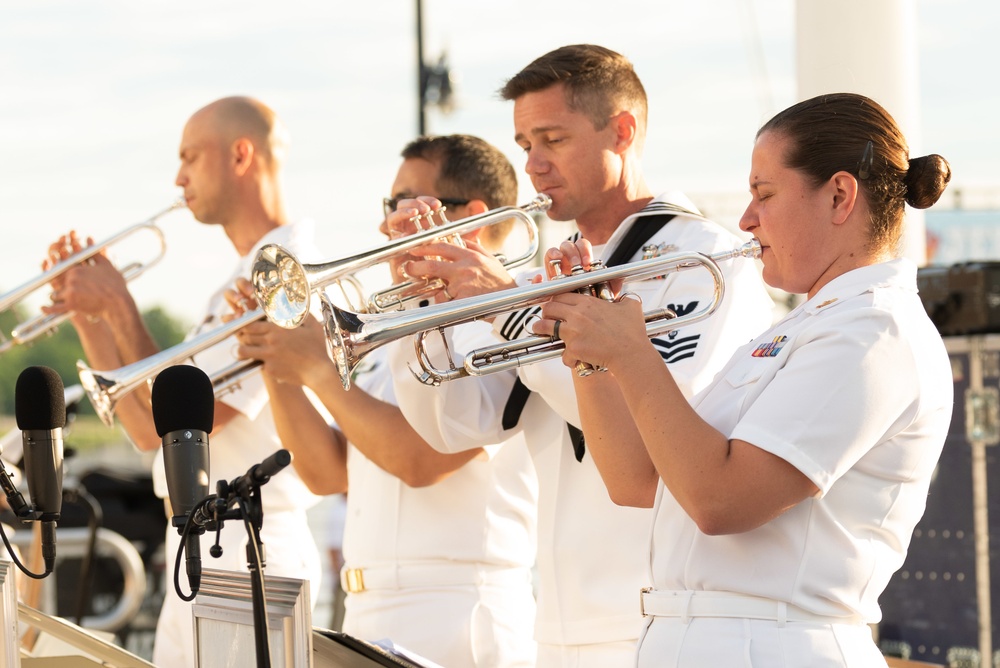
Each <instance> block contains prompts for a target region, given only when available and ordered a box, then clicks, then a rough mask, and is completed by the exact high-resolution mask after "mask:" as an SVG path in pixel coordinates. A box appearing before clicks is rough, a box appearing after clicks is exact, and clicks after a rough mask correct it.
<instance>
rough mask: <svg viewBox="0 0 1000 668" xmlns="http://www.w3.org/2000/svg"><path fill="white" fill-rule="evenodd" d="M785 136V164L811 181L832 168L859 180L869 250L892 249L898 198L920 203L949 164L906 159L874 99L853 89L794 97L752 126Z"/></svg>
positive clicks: (933, 192)
mask: <svg viewBox="0 0 1000 668" xmlns="http://www.w3.org/2000/svg"><path fill="white" fill-rule="evenodd" d="M765 132H776V133H779V134H781V135H782V136H783V137H785V138H787V139H789V140H791V146H792V147H791V148H790V149H789V150H788V153H787V154H786V155H785V156H784V162H785V164H786V165H787V166H788V167H790V168H792V169H796V170H799V171H801V172H803V173H804V174H807V175H808V176H809V177H810V178H811V179H812V180H813V182H814V183H815V184H816V185H819V184H821V183H825V182H826V181H828V180H829V179H830V177H832V176H833V175H834V174H836V173H837V172H841V171H844V172H848V173H850V174H853V175H854V176H855V177H857V178H858V185H859V192H861V193H862V195H863V196H864V198H865V200H866V201H867V202H868V208H869V209H870V211H871V230H870V233H869V240H870V243H871V245H872V249H873V250H875V251H879V250H883V249H890V250H896V248H897V247H898V245H899V240H900V237H901V235H902V229H903V212H904V207H903V203H904V202H905V203H907V204H909V205H910V206H912V207H914V208H917V209H926V208H927V207H929V206H931V205H932V204H934V203H935V202H937V201H938V198H940V197H941V194H942V193H943V192H944V189H945V186H947V185H948V181H950V180H951V166H950V165H949V164H948V161H947V160H945V159H944V158H943V157H941V156H940V155H937V154H933V155H927V156H923V157H920V158H913V159H912V160H911V159H909V147H908V146H907V144H906V138H905V137H903V133H902V132H901V131H900V129H899V126H898V125H896V121H895V120H893V118H892V116H890V115H889V112H887V111H886V110H885V109H883V108H882V107H881V106H880V105H879V104H878V103H877V102H875V101H874V100H871V99H869V98H867V97H865V96H863V95H858V94H856V93H834V94H829V95H819V96H817V97H814V98H811V99H808V100H805V101H803V102H799V103H798V104H795V105H793V106H791V107H789V108H788V109H785V110H784V111H782V112H780V113H778V114H777V115H776V116H775V117H774V118H772V119H771V120H769V121H768V122H767V123H765V124H764V126H763V127H762V128H761V129H760V130H759V131H758V132H757V136H758V137H759V136H760V135H761V134H763V133H765Z"/></svg>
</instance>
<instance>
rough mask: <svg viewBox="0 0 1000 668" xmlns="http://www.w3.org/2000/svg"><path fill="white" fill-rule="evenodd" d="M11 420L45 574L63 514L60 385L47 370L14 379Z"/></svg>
mask: <svg viewBox="0 0 1000 668" xmlns="http://www.w3.org/2000/svg"><path fill="white" fill-rule="evenodd" d="M14 416H15V418H16V421H17V428H18V429H20V430H21V441H22V445H23V447H24V474H25V477H26V478H27V480H28V495H29V496H30V497H31V502H32V505H33V506H34V512H33V515H34V518H33V519H35V520H37V521H40V522H41V523H42V559H43V560H44V563H45V570H46V572H52V570H53V569H54V568H55V561H56V520H58V519H59V515H60V514H61V512H62V479H63V434H62V430H63V427H64V426H66V400H65V397H64V394H63V382H62V379H61V378H60V377H59V374H57V373H56V372H55V371H54V370H52V369H50V368H49V367H46V366H30V367H28V368H27V369H25V370H24V371H22V372H21V375H20V376H18V377H17V384H16V385H15V387H14Z"/></svg>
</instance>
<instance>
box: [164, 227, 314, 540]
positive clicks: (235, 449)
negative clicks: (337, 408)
mask: <svg viewBox="0 0 1000 668" xmlns="http://www.w3.org/2000/svg"><path fill="white" fill-rule="evenodd" d="M313 232H314V226H313V223H312V221H308V220H307V221H301V222H298V223H294V224H290V225H282V226H281V227H278V228H275V229H274V230H272V231H271V232H269V233H268V234H266V235H265V236H264V237H263V238H262V239H260V241H258V242H257V244H256V245H255V246H254V247H253V249H252V250H251V251H250V252H249V253H248V254H247V255H245V256H244V257H242V258H240V260H239V262H238V263H237V265H236V267H235V268H234V270H233V273H232V275H231V277H230V278H229V280H227V281H226V283H225V284H224V285H223V287H221V288H220V289H219V290H218V291H217V292H216V293H215V294H214V295H212V297H211V299H209V301H208V305H207V307H206V309H205V318H204V319H203V320H202V323H201V324H200V325H199V326H198V327H197V328H196V329H195V331H194V332H192V333H191V334H190V335H189V336H188V338H191V337H193V336H195V335H197V334H201V333H204V332H207V331H211V330H212V329H214V328H216V327H220V326H222V325H223V324H224V323H223V321H222V316H223V315H227V314H230V313H232V309H230V308H229V304H228V303H227V302H226V300H225V297H224V293H225V291H226V290H227V289H230V288H232V287H233V285H234V283H235V282H236V279H237V278H249V277H250V271H251V265H252V264H253V260H254V257H255V256H256V255H257V251H258V250H259V249H260V248H261V247H262V246H263V245H264V244H268V243H278V244H281V245H282V246H284V247H285V248H287V249H288V250H290V251H292V252H293V253H295V254H296V255H297V256H298V257H300V258H301V259H303V260H305V261H312V260H315V259H317V258H319V257H320V255H319V251H318V249H317V248H316V246H315V243H314V241H313ZM237 345H238V343H237V341H236V338H235V337H230V338H228V339H226V340H224V341H221V342H219V343H217V344H215V345H214V346H212V347H211V348H208V349H207V350H205V351H203V352H201V353H199V354H198V355H196V356H195V362H196V364H197V365H198V367H199V368H201V369H202V370H203V371H204V372H205V373H207V374H208V375H209V376H212V374H213V373H215V372H217V371H219V370H221V369H224V368H226V367H228V366H229V365H230V364H232V363H233V362H236V361H237V358H236V355H235V352H236V347H237ZM220 401H222V402H224V403H225V404H227V405H228V406H231V407H232V408H234V409H236V410H237V411H239V415H237V416H236V417H234V418H233V419H232V420H230V421H229V422H228V423H227V424H226V425H225V427H224V428H223V429H221V430H219V431H218V432H217V433H212V434H211V435H210V436H209V457H210V461H209V480H210V481H211V484H210V487H211V489H210V490H209V491H210V492H214V491H215V482H216V481H217V480H223V479H224V480H232V479H233V478H235V477H237V476H240V475H243V474H244V473H246V472H247V470H248V469H249V468H250V467H251V466H253V465H254V464H258V463H260V461H261V460H263V459H265V458H267V457H269V456H270V455H272V454H274V452H275V451H277V450H279V449H281V447H282V445H281V440H280V439H279V438H278V432H277V430H276V429H275V426H274V419H273V418H272V416H271V411H270V410H269V409H268V396H267V388H266V387H265V386H264V379H263V378H261V376H260V374H259V373H254V374H251V375H250V376H249V377H247V378H246V379H245V380H243V382H242V383H241V385H240V387H239V389H236V390H235V391H234V392H230V393H228V394H226V395H224V396H223V397H221V398H220ZM153 488H154V490H155V491H156V495H157V496H160V497H162V498H168V493H167V481H166V476H165V475H164V471H163V452H162V450H160V451H158V452H157V454H156V459H155V460H154V462H153ZM261 490H262V493H261V499H262V502H263V507H264V518H265V522H264V528H265V530H266V528H267V513H268V512H269V511H271V512H277V511H288V510H294V511H299V512H303V513H304V512H305V510H306V509H307V508H309V507H311V506H313V505H315V504H316V503H317V502H318V501H319V497H317V496H316V495H314V494H312V493H311V492H310V491H309V490H308V488H307V487H306V486H305V483H303V482H302V480H301V479H300V478H299V476H298V474H297V473H296V472H295V470H294V467H292V466H288V467H286V468H285V469H284V470H282V471H281V473H279V474H278V475H276V476H274V477H272V478H271V479H270V481H268V483H267V484H266V485H265V486H264V487H262V488H261Z"/></svg>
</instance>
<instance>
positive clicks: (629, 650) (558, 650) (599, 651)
mask: <svg viewBox="0 0 1000 668" xmlns="http://www.w3.org/2000/svg"><path fill="white" fill-rule="evenodd" d="M633 665H635V640H620V641H617V642H601V643H593V644H588V645H546V644H542V643H540V644H539V645H538V668H631V666H633Z"/></svg>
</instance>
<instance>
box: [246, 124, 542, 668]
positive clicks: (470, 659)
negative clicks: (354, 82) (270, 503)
mask: <svg viewBox="0 0 1000 668" xmlns="http://www.w3.org/2000/svg"><path fill="white" fill-rule="evenodd" d="M402 155H403V164H402V165H401V166H400V168H399V171H398V173H397V175H396V180H395V183H394V184H393V188H392V197H391V198H388V199H387V200H386V202H385V208H386V213H387V214H389V213H392V212H393V211H394V210H395V208H396V202H397V201H398V200H400V199H407V200H408V199H409V198H413V197H416V196H418V195H420V196H429V197H431V198H436V199H435V201H443V202H447V209H448V211H447V214H448V217H449V218H450V219H452V220H458V219H463V218H467V217H470V216H475V215H478V214H482V213H485V212H486V211H487V210H489V209H496V208H499V207H502V206H511V205H513V204H514V203H515V201H514V200H515V198H516V196H517V177H516V174H515V172H514V168H513V167H512V166H511V165H510V163H509V162H508V161H507V159H506V158H505V157H504V156H503V154H502V153H500V151H498V150H497V149H496V148H494V147H493V146H490V145H489V144H488V143H486V142H484V141H483V140H481V139H478V138H476V137H470V136H467V135H449V136H444V137H422V138H419V139H417V140H415V141H414V142H411V143H410V144H409V145H408V146H407V147H406V148H405V149H404V150H403V153H402ZM510 222H512V221H510V220H508V221H502V222H500V223H496V224H495V225H492V226H491V227H487V228H483V229H481V230H480V231H479V232H478V233H477V234H476V235H475V236H477V237H478V240H474V239H473V238H472V236H473V235H470V237H469V238H467V239H466V243H468V244H470V245H474V246H476V247H479V245H478V244H479V243H481V244H482V247H484V251H489V252H492V251H496V250H499V247H500V245H501V244H502V243H503V240H504V237H505V236H506V233H507V231H508V230H509V228H510V225H509V223H510ZM382 230H383V232H386V233H388V228H386V227H385V226H384V225H383V227H382ZM396 279H397V281H396V282H397V283H399V282H400V281H402V280H404V279H405V277H403V276H398V275H397V276H396ZM240 285H241V289H242V290H243V294H242V295H241V294H237V293H232V294H231V295H230V298H231V302H232V303H233V305H234V306H235V307H238V306H239V302H240V301H241V300H242V299H243V298H244V297H248V296H250V295H252V294H253V291H252V287H251V286H250V285H249V283H247V282H241V284H240ZM488 330H489V328H488V327H485V326H484V325H482V324H481V323H475V324H472V325H470V326H469V327H467V328H466V329H465V330H464V331H463V333H462V336H463V337H466V338H472V339H473V340H474V342H480V343H481V342H482V341H483V340H484V339H486V338H488V334H489V332H488ZM484 334H485V335H486V336H485V337H484V336H483V335H484ZM238 338H239V339H240V341H241V342H242V345H241V347H240V350H239V353H240V355H241V356H243V357H245V358H248V359H259V360H263V361H264V367H263V370H264V378H265V380H266V382H267V386H268V389H269V390H270V392H271V409H272V411H273V412H274V416H275V422H276V424H277V426H278V433H279V434H280V435H281V437H282V440H283V442H284V443H285V446H286V447H287V448H289V449H290V450H292V451H293V452H294V453H295V465H296V466H298V467H299V472H300V474H301V475H302V477H303V479H304V480H305V481H306V482H307V483H308V484H309V486H310V489H312V490H313V491H314V492H316V493H319V494H332V493H338V492H344V491H347V492H348V494H347V519H346V524H345V531H344V542H343V552H344V558H345V566H344V569H343V571H342V577H341V582H342V584H343V586H344V589H345V590H346V591H347V599H346V602H345V615H344V624H343V629H344V631H345V632H346V633H348V634H350V635H353V636H356V637H360V638H362V639H365V640H370V641H375V640H381V639H383V638H388V639H390V640H392V641H393V642H395V643H398V644H399V645H401V646H403V647H405V648H406V649H408V650H410V651H413V652H416V653H417V654H420V655H421V656H424V657H426V658H428V659H430V660H432V661H434V662H435V663H438V664H440V665H442V666H447V668H475V667H479V668H515V667H528V666H533V665H534V659H535V647H534V643H533V642H532V640H531V629H532V624H533V621H534V609H535V604H534V598H533V594H532V586H531V573H530V567H531V565H532V563H533V561H534V558H535V503H536V496H537V480H536V478H535V475H534V470H533V468H532V466H531V461H530V459H529V457H528V455H527V452H526V451H525V450H524V448H523V447H521V446H520V444H504V445H502V446H499V447H498V446H495V445H494V446H488V447H483V448H471V449H468V450H466V451H463V452H460V453H456V454H442V453H440V452H437V451H436V450H434V449H433V448H431V447H430V446H429V445H428V444H427V443H426V442H425V441H424V440H423V439H422V438H420V436H419V435H418V434H417V433H416V432H415V431H414V430H413V429H412V428H411V427H410V426H409V424H407V422H406V420H405V418H404V417H403V415H402V413H401V412H400V410H399V408H397V407H396V405H395V397H394V395H393V392H392V380H393V377H394V376H397V375H409V373H410V372H409V370H408V369H407V368H406V366H405V365H404V366H399V367H394V366H389V365H387V363H386V359H385V357H386V356H385V353H384V351H377V352H375V353H373V354H371V355H369V356H367V357H366V358H365V360H364V361H363V363H362V365H361V367H360V371H359V372H358V374H357V377H356V378H355V383H354V386H353V387H352V388H351V390H350V391H345V390H344V389H343V387H342V385H341V380H340V376H339V373H338V370H337V367H336V366H335V365H334V363H333V362H332V361H331V360H330V358H329V357H328V356H327V352H326V342H325V339H324V335H323V328H322V326H321V325H320V323H319V322H318V321H317V320H316V319H314V318H312V317H307V318H306V320H305V322H304V324H303V325H302V326H300V327H298V328H297V329H290V330H286V329H281V328H279V327H277V326H275V325H273V324H271V323H268V322H260V323H255V324H252V325H249V326H247V327H245V328H243V329H242V330H241V331H240V333H239V334H238ZM305 388H308V389H309V390H311V391H313V392H315V394H316V395H317V396H318V397H319V398H320V400H321V401H322V402H323V404H324V406H325V407H326V408H327V409H328V410H329V411H330V413H331V414H332V416H333V418H334V420H335V422H336V426H335V427H331V426H330V425H328V424H327V421H326V419H325V418H324V417H323V416H322V415H320V414H319V413H318V412H317V411H316V410H315V409H314V407H313V405H312V404H311V403H310V401H309V400H308V398H307V396H306V393H305Z"/></svg>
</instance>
